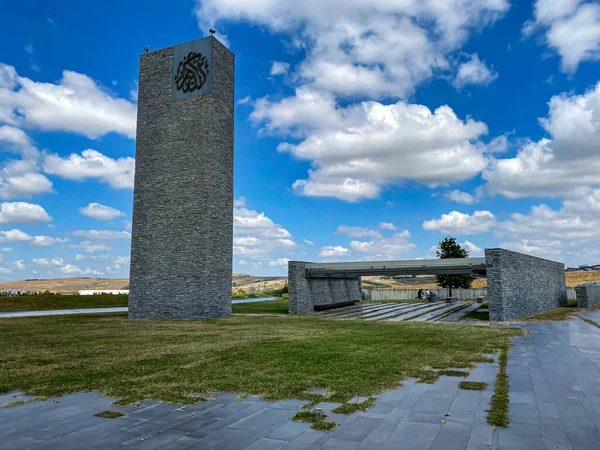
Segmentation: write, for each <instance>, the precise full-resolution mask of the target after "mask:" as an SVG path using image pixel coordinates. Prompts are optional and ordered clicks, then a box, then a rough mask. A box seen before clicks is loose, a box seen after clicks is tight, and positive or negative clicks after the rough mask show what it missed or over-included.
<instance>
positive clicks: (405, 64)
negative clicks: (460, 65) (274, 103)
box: [196, 0, 509, 98]
mask: <svg viewBox="0 0 600 450" xmlns="http://www.w3.org/2000/svg"><path fill="white" fill-rule="evenodd" d="M508 8H509V3H508V1H506V0H456V1H453V2H440V1H433V0H427V1H423V2H415V1H402V2H389V1H376V2H364V1H360V0H348V1H344V2H322V1H320V0H306V1H303V2H289V1H287V0H270V1H268V2H264V1H263V2H248V1H246V0H230V1H227V2H223V1H219V0H203V1H198V2H197V8H196V15H197V17H198V20H199V22H200V27H201V28H202V29H207V28H208V27H209V26H212V25H213V24H214V22H215V21H218V20H221V19H223V20H234V21H249V22H250V23H252V24H256V25H258V26H266V27H267V28H269V29H270V30H271V31H273V32H274V33H286V34H287V35H288V36H289V37H290V40H291V42H290V44H291V46H294V47H296V48H300V49H302V50H303V51H304V52H305V54H306V57H305V59H304V60H303V61H302V62H301V63H300V64H299V67H298V70H297V73H296V74H295V76H296V77H297V78H298V79H299V80H300V82H301V83H304V84H307V85H310V86H312V87H313V88H315V89H319V90H321V91H328V92H332V93H335V94H336V95H340V96H363V95H366V96H369V97H372V98H385V97H394V96H405V95H407V94H410V93H411V92H413V91H414V89H415V87H416V86H417V85H418V84H419V83H421V82H423V81H425V80H428V79H430V78H431V77H432V76H433V74H434V72H435V71H439V70H441V69H446V68H448V66H449V63H448V61H447V59H446V55H447V54H449V53H451V52H453V51H455V50H456V49H458V48H460V47H461V46H462V45H463V44H464V43H465V42H466V41H467V40H468V38H469V36H470V33H471V32H472V31H474V30H481V29H482V28H484V27H485V26H487V25H489V24H491V23H493V22H494V21H495V20H497V19H498V18H500V17H501V16H502V15H503V14H504V13H505V12H506V11H508Z"/></svg>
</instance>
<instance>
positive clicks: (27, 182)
mask: <svg viewBox="0 0 600 450" xmlns="http://www.w3.org/2000/svg"><path fill="white" fill-rule="evenodd" d="M51 192H54V189H52V182H51V181H50V180H49V179H48V178H47V177H46V176H44V175H42V174H40V173H26V174H23V175H15V176H8V177H3V178H2V177H0V198H3V199H12V198H31V197H33V196H34V195H38V194H45V193H51Z"/></svg>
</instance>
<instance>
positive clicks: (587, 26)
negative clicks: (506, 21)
mask: <svg viewBox="0 0 600 450" xmlns="http://www.w3.org/2000/svg"><path fill="white" fill-rule="evenodd" d="M534 9H535V14H534V20H532V21H528V22H526V23H525V25H524V27H523V34H524V35H525V36H529V35H531V34H534V33H536V32H537V31H539V30H543V32H544V36H545V39H546V45H548V46H549V47H551V48H553V49H554V50H556V52H557V53H558V54H559V55H560V57H561V69H562V71H564V72H568V73H575V72H576V71H577V68H578V67H579V64H580V63H581V62H583V61H597V60H598V59H600V4H598V3H597V2H594V1H591V2H583V1H581V0H537V2H536V4H535V8H534Z"/></svg>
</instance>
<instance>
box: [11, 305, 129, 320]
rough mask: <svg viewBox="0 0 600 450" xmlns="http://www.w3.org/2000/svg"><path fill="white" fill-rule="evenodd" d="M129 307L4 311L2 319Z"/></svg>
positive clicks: (126, 309) (100, 311) (107, 311)
mask: <svg viewBox="0 0 600 450" xmlns="http://www.w3.org/2000/svg"><path fill="white" fill-rule="evenodd" d="M127 311H128V308H127V307H123V308H119V307H115V308H81V309H54V310H49V311H15V312H2V313H0V319H10V318H13V317H42V316H64V315H71V314H106V313H124V312H127Z"/></svg>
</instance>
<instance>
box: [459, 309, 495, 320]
mask: <svg viewBox="0 0 600 450" xmlns="http://www.w3.org/2000/svg"><path fill="white" fill-rule="evenodd" d="M460 320H490V313H489V312H480V311H477V310H475V311H471V312H468V313H467V314H465V315H464V316H462V317H461V318H460Z"/></svg>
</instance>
